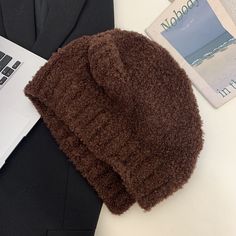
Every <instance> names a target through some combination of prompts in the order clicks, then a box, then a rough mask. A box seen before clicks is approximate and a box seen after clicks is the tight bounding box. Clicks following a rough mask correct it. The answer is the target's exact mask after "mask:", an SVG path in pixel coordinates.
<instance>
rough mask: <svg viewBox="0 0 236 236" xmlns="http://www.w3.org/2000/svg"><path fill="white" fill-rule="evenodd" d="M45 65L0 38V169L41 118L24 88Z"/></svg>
mask: <svg viewBox="0 0 236 236" xmlns="http://www.w3.org/2000/svg"><path fill="white" fill-rule="evenodd" d="M45 63H46V60H45V59H43V58H41V57H39V56H37V55H35V54H33V53H31V52H30V51H28V50H26V49H24V48H22V47H20V46H18V45H16V44H15V43H13V42H11V41H9V40H7V39H5V38H3V37H1V36H0V168H1V167H2V166H3V165H4V163H5V161H6V159H7V157H8V156H9V155H10V154H11V152H12V151H13V150H14V149H15V147H16V146H17V144H18V143H19V142H20V141H21V140H22V139H23V138H24V137H25V136H26V135H27V133H28V132H29V131H30V130H31V129H32V127H33V126H34V125H35V123H36V122H37V121H38V120H39V118H40V115H39V113H38V112H37V111H36V109H35V108H34V106H33V105H32V103H31V102H30V100H29V99H28V98H27V97H26V96H25V95H24V87H25V86H26V84H27V83H28V82H29V81H30V80H32V77H33V76H34V75H35V73H36V72H37V71H38V70H39V68H40V67H41V66H43V65H44V64H45Z"/></svg>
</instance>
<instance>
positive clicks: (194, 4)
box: [161, 0, 236, 98]
mask: <svg viewBox="0 0 236 236" xmlns="http://www.w3.org/2000/svg"><path fill="white" fill-rule="evenodd" d="M189 2H190V3H191V4H189V5H186V6H183V7H182V9H180V10H175V11H174V12H173V13H174V17H172V19H171V22H164V23H163V24H162V26H163V31H162V32H161V34H162V36H163V37H164V38H165V39H166V40H167V41H168V42H169V43H170V44H171V45H172V46H173V47H174V48H175V49H176V50H177V51H178V52H179V54H181V56H182V57H183V58H184V59H185V60H186V61H187V63H188V64H189V65H191V67H192V68H193V69H194V70H196V72H197V73H198V74H199V75H200V76H201V77H202V78H203V79H204V80H205V81H206V82H207V84H208V85H209V86H210V87H211V88H212V89H213V90H214V91H215V92H216V93H217V94H218V95H220V96H221V97H222V98H224V97H226V96H227V95H229V94H230V93H231V92H235V91H236V39H235V38H234V37H233V36H232V35H231V34H230V33H229V32H228V31H227V30H226V29H225V28H224V26H223V25H222V23H221V22H220V20H219V19H218V17H217V15H216V14H215V12H214V10H213V9H212V8H211V6H210V4H209V3H208V1H207V0H199V1H194V0H192V1H189ZM233 90H234V91H233Z"/></svg>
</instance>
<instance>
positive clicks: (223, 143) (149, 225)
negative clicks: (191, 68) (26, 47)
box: [96, 0, 236, 236]
mask: <svg viewBox="0 0 236 236" xmlns="http://www.w3.org/2000/svg"><path fill="white" fill-rule="evenodd" d="M168 4H169V3H168V1H167V0H114V5H115V22H116V27H118V28H121V29H127V30H133V31H138V32H140V33H143V34H144V29H145V28H146V27H147V26H149V24H150V23H152V21H153V20H154V19H155V18H156V16H158V14H159V13H161V12H162V10H163V9H164V8H165V7H167V6H168ZM194 93H195V95H196V97H197V101H198V104H199V109H200V113H201V117H202V120H203V123H204V125H203V129H204V133H205V136H204V137H205V144H204V148H203V150H202V152H201V154H200V156H199V161H198V164H197V168H196V170H195V172H194V174H193V175H192V177H191V179H190V180H189V182H188V183H187V184H186V185H185V186H184V188H183V189H181V190H179V191H178V192H176V193H175V194H174V195H172V196H171V197H169V198H168V199H166V200H165V201H163V202H162V203H160V204H158V205H157V206H155V207H154V208H153V209H152V210H151V211H150V212H144V211H143V210H142V209H141V208H140V207H139V206H138V205H137V204H135V205H133V206H132V207H131V208H130V209H129V210H128V211H127V212H126V213H124V214H123V215H121V216H116V215H113V214H111V213H110V212H109V210H108V209H107V208H106V206H105V205H103V208H102V211H101V214H100V218H99V221H98V225H97V230H96V236H126V235H127V236H236V98H235V99H233V100H231V101H230V102H228V103H227V104H225V105H224V106H223V107H221V108H219V109H218V110H216V109H214V108H213V107H211V105H210V104H209V103H208V102H207V101H206V100H205V99H204V98H203V97H202V96H201V95H200V94H199V93H198V92H197V91H196V90H195V89H194Z"/></svg>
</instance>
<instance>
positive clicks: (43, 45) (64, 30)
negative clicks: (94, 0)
mask: <svg viewBox="0 0 236 236" xmlns="http://www.w3.org/2000/svg"><path fill="white" fill-rule="evenodd" d="M85 3H86V0H66V1H65V0H64V1H62V0H48V15H47V18H46V20H45V25H44V27H43V30H42V32H41V33H39V35H38V36H37V39H36V41H35V43H34V45H33V47H32V51H33V52H34V53H36V54H38V55H40V56H42V57H44V58H48V57H50V55H51V54H52V52H54V51H56V50H57V48H58V47H60V46H61V45H62V43H63V41H64V40H65V39H66V37H67V36H68V34H70V33H71V31H72V30H73V28H74V26H75V24H76V22H77V20H78V18H79V15H80V13H81V11H82V9H83V7H84V5H85Z"/></svg>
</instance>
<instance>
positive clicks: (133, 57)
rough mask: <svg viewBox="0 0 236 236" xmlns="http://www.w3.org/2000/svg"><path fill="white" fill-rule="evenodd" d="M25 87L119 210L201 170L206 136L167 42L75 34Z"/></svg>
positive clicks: (148, 202) (125, 34)
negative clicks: (164, 45) (198, 164)
mask: <svg viewBox="0 0 236 236" xmlns="http://www.w3.org/2000/svg"><path fill="white" fill-rule="evenodd" d="M25 93H26V95H27V96H28V97H29V98H30V100H31V101H32V102H33V104H34V105H35V107H36V108H37V110H38V111H39V113H40V114H41V116H42V118H43V120H44V122H45V123H46V125H47V126H48V128H49V129H50V131H51V133H52V135H53V136H54V137H55V139H56V141H57V143H58V144H59V147H60V148H61V150H63V152H64V153H65V154H66V155H67V156H68V158H69V160H71V161H72V163H73V164H74V166H75V168H76V169H77V170H78V171H79V172H80V173H81V174H82V175H83V176H84V177H85V178H86V179H87V181H88V182H89V183H90V184H91V185H92V186H93V187H94V189H95V190H96V192H97V193H98V195H99V196H100V198H101V199H102V200H103V201H104V203H105V204H106V205H107V207H108V208H109V209H110V211H111V212H113V213H115V214H121V213H123V212H124V211H126V210H127V209H128V208H129V207H130V206H131V205H132V204H133V203H134V202H136V201H137V202H138V203H139V205H140V206H141V207H142V208H144V209H146V210H149V209H150V208H151V207H153V206H154V205H155V204H157V203H158V202H160V201H162V200H163V199H165V198H166V197H168V196H169V195H171V194H172V193H174V192H175V191H176V190H178V189H179V188H181V187H182V186H183V184H184V183H186V182H187V180H188V179H189V177H190V175H191V174H192V172H193V170H194V167H195V164H196V161H197V157H198V155H199V152H200V150H201V149H202V145H203V138H202V129H201V125H202V122H201V118H200V115H199V110H198V107H197V103H196V100H195V97H194V95H193V91H192V87H191V84H190V81H189V79H188V77H187V75H186V73H185V72H184V70H183V69H181V68H180V67H179V65H178V64H177V63H176V62H175V60H174V59H173V58H172V57H171V56H170V54H169V53H168V52H167V51H166V50H165V49H164V48H162V47H161V46H159V45H158V44H157V43H155V42H153V41H151V40H149V39H148V38H146V37H144V36H142V35H140V34H138V33H136V32H129V31H123V30H119V29H114V30H110V31H106V32H103V33H99V34H97V35H92V36H83V37H81V38H78V39H76V40H74V41H72V42H71V43H70V44H68V45H67V46H65V47H64V48H62V49H59V50H58V51H57V52H56V53H54V54H53V55H52V57H51V58H50V59H49V61H48V62H47V63H46V64H45V65H44V66H43V67H42V68H41V69H40V70H39V71H38V72H37V74H36V75H35V76H34V78H33V80H32V81H31V82H29V84H28V85H27V86H26V88H25ZM52 171H53V170H52Z"/></svg>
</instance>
